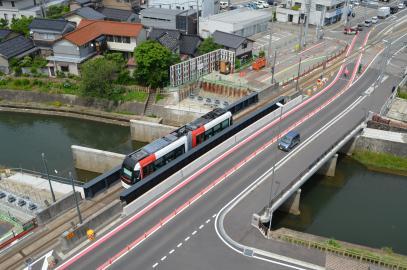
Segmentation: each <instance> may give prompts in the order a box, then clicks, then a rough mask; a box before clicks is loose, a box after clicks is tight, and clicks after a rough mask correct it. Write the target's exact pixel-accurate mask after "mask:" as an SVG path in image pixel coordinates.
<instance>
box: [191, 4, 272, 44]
mask: <svg viewBox="0 0 407 270" xmlns="http://www.w3.org/2000/svg"><path fill="white" fill-rule="evenodd" d="M270 19H271V13H270V12H267V11H260V10H252V9H248V8H240V9H235V10H230V11H226V12H223V13H219V14H216V15H213V16H209V17H207V18H200V19H199V34H200V35H201V36H202V37H204V38H205V37H209V36H211V35H212V34H213V33H214V32H215V31H216V30H219V29H221V30H222V31H224V32H226V33H231V34H236V35H239V36H242V37H248V36H252V35H254V34H257V33H260V32H264V31H266V30H267V25H268V22H269V20H270Z"/></svg>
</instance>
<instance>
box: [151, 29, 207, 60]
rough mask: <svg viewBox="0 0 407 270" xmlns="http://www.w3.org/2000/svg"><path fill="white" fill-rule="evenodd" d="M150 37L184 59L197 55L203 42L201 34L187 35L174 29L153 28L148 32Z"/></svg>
mask: <svg viewBox="0 0 407 270" xmlns="http://www.w3.org/2000/svg"><path fill="white" fill-rule="evenodd" d="M148 39H150V40H156V41H157V42H158V43H160V44H161V45H163V46H164V47H167V48H168V49H169V50H170V51H172V52H174V53H177V54H179V55H180V56H181V58H182V59H185V58H188V57H196V56H197V55H198V47H199V45H200V44H201V43H202V38H201V37H200V36H197V35H187V34H184V33H183V32H181V31H180V30H173V29H159V28H153V29H152V30H151V31H150V32H149V34H148Z"/></svg>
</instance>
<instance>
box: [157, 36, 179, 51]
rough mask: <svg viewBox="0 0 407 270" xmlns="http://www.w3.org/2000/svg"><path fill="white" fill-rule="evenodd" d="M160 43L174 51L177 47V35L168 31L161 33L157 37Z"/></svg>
mask: <svg viewBox="0 0 407 270" xmlns="http://www.w3.org/2000/svg"><path fill="white" fill-rule="evenodd" d="M157 41H158V42H160V44H161V45H163V46H164V47H167V48H168V49H169V50H170V51H173V52H175V51H176V50H177V49H178V47H179V40H178V39H177V37H175V36H172V35H171V34H169V33H163V34H162V35H161V36H160V37H159V38H158V39H157Z"/></svg>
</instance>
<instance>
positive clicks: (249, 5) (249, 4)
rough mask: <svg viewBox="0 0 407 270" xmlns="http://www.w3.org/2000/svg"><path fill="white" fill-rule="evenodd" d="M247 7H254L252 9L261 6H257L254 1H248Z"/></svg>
mask: <svg viewBox="0 0 407 270" xmlns="http://www.w3.org/2000/svg"><path fill="white" fill-rule="evenodd" d="M246 7H248V8H252V9H259V7H258V6H257V4H256V3H254V2H250V3H247V4H246Z"/></svg>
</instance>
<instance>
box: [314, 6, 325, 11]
mask: <svg viewBox="0 0 407 270" xmlns="http://www.w3.org/2000/svg"><path fill="white" fill-rule="evenodd" d="M315 9H316V10H317V11H323V10H324V6H323V5H319V4H316V5H315Z"/></svg>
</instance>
